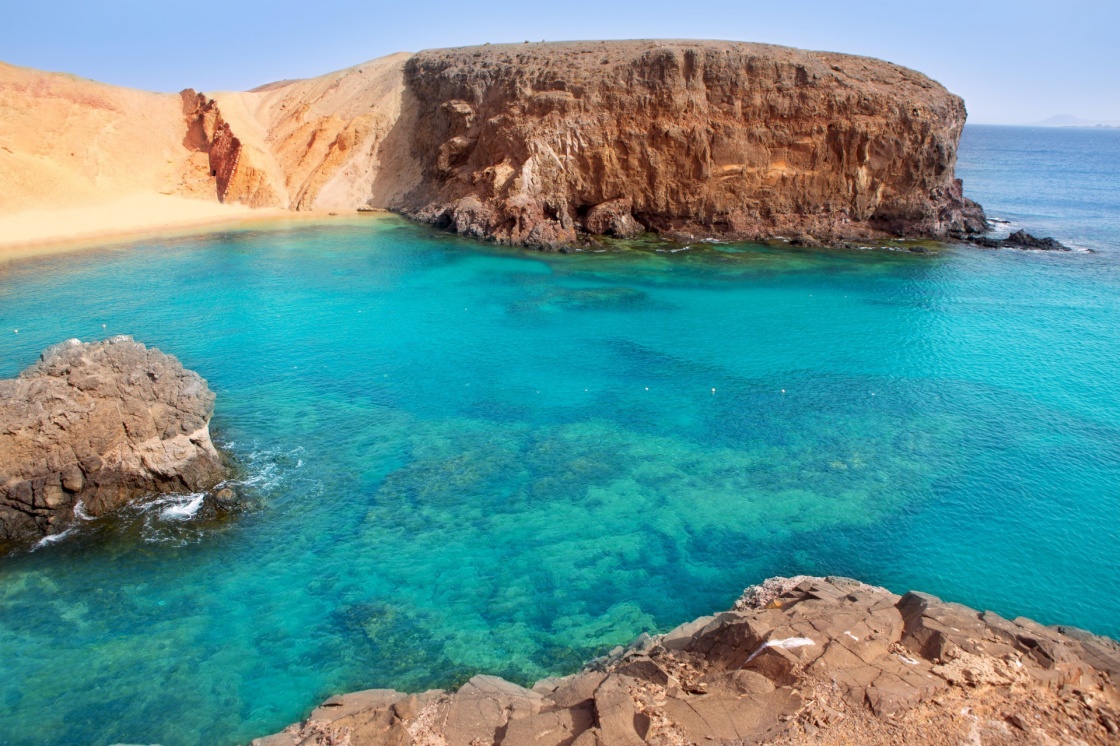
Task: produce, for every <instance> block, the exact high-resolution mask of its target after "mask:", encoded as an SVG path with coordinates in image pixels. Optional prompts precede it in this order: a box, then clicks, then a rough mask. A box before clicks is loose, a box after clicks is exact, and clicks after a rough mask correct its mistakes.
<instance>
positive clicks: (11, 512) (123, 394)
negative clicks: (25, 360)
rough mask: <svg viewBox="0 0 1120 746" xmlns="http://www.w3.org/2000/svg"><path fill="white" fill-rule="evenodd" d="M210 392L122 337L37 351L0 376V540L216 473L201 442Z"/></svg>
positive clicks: (186, 488) (208, 480)
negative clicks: (9, 375)
mask: <svg viewBox="0 0 1120 746" xmlns="http://www.w3.org/2000/svg"><path fill="white" fill-rule="evenodd" d="M213 411H214V394H213V392H211V391H210V389H209V387H208V386H207V385H206V381H205V380H203V379H202V378H201V377H200V376H199V375H198V374H197V373H194V372H193V371H189V370H186V369H184V368H183V366H182V365H181V364H180V363H179V361H178V360H176V359H175V358H174V357H171V356H170V355H165V354H163V353H162V352H160V351H159V350H156V349H149V348H147V347H145V346H144V345H142V344H140V343H138V342H134V341H133V340H132V338H131V337H114V338H112V339H109V340H106V341H104V342H95V343H89V344H82V343H80V342H79V341H78V340H76V339H74V340H70V341H69V342H64V343H62V344H60V345H56V346H54V347H52V348H50V349H48V350H47V351H45V352H44V353H43V354H42V356H41V359H40V361H39V362H38V363H36V364H35V365H33V366H31V367H30V368H28V369H27V370H25V371H23V373H21V374H20V375H19V377H18V378H14V379H8V380H3V381H0V541H19V540H25V539H29V538H38V537H41V536H43V535H46V534H50V533H54V532H55V531H57V530H58V529H59V528H61V527H62V526H63V525H64V524H65V523H66V522H67V521H68V520H69V519H70V518H72V517H73V515H74V513H75V511H76V510H78V506H79V504H80V505H81V510H82V511H83V512H84V513H85V514H87V515H89V516H98V515H103V514H105V513H108V512H111V511H113V510H115V509H116V508H119V507H120V506H121V505H123V504H125V503H126V502H128V501H130V500H132V499H135V498H137V497H141V496H143V495H146V494H150V493H157V492H165V493H166V492H196V491H200V490H205V489H209V488H211V487H213V486H214V485H216V484H217V483H218V482H220V481H221V480H222V478H223V477H224V468H223V466H222V463H221V458H220V457H219V454H218V452H217V451H216V450H215V449H214V445H213V444H212V443H211V441H210V429H209V423H210V416H211V415H212V414H213Z"/></svg>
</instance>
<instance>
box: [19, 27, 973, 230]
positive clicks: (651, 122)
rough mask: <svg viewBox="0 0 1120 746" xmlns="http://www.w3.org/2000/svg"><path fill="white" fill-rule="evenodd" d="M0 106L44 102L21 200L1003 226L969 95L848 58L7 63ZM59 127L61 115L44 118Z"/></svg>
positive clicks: (471, 217)
mask: <svg viewBox="0 0 1120 746" xmlns="http://www.w3.org/2000/svg"><path fill="white" fill-rule="evenodd" d="M17 73H18V74H17ZM5 76H6V77H5ZM6 80H7V82H5V81H6ZM0 99H3V100H4V101H6V102H8V103H9V104H10V108H12V107H14V110H17V111H18V110H21V109H23V110H26V114H13V113H12V112H11V111H7V110H0V188H2V189H3V191H4V193H5V194H7V193H8V192H12V193H16V192H19V193H21V194H22V195H23V196H22V197H21V198H20V199H21V200H22V201H21V202H20V203H19V205H21V206H23V207H28V206H31V207H33V206H35V205H36V204H37V203H38V202H37V201H42V200H43V199H45V196H44V195H49V194H51V193H54V195H55V197H54V198H53V199H54V200H55V201H56V202H57V195H58V194H59V193H60V190H62V191H65V189H69V188H70V186H66V185H72V184H74V183H79V182H80V184H81V186H82V189H85V190H86V191H85V192H82V195H85V196H87V197H88V196H89V195H90V194H95V193H100V191H102V190H105V189H108V188H110V187H112V188H115V189H122V190H124V189H131V190H134V191H135V190H145V189H146V190H158V191H160V192H162V193H166V194H175V195H185V196H191V197H205V198H208V199H210V200H215V201H221V202H224V203H227V204H242V205H249V206H252V207H273V208H284V209H290V210H324V209H325V210H353V209H358V208H384V209H391V210H396V211H398V212H401V213H403V214H405V215H409V216H411V217H413V218H416V219H419V220H423V221H427V222H431V223H434V224H436V225H438V226H441V227H444V228H448V229H450V230H453V231H456V232H458V233H461V234H463V235H468V236H474V237H478V238H483V239H488V240H493V241H496V242H499V243H505V244H514V245H525V246H536V247H541V248H563V247H567V246H572V245H577V244H580V243H582V242H585V241H586V240H587V237H588V236H589V235H595V234H606V235H616V236H629V235H634V234H636V233H639V232H642V231H645V230H651V231H656V232H660V233H663V234H668V235H671V236H679V237H682V238H690V237H702V236H712V237H720V238H732V239H761V238H773V237H785V238H790V239H796V240H800V241H801V242H803V243H815V242H823V243H840V242H843V241H845V240H849V239H854V240H873V239H878V238H884V237H895V236H907V237H933V238H938V237H946V236H964V235H969V234H971V233H975V232H978V231H982V230H983V229H984V227H985V223H984V216H983V211H982V210H981V209H980V207H979V206H978V205H976V204H975V203H973V202H971V201H969V200H967V199H965V198H964V196H963V194H962V187H961V183H960V182H959V181H958V180H957V179H956V178H955V176H954V167H955V164H956V153H957V143H958V140H959V137H960V134H961V128H962V126H963V124H964V120H965V109H964V104H963V103H962V101H961V99H960V98H958V97H957V96H954V95H952V94H950V93H949V92H948V91H946V90H945V89H944V88H943V87H942V86H940V85H939V84H937V83H935V82H934V81H932V80H930V79H929V78H927V77H925V76H923V75H921V74H919V73H916V72H914V71H912V70H907V69H906V68H902V67H899V66H897V65H892V64H890V63H887V62H882V61H879V60H874V59H869V58H865V57H854V56H850V55H841V54H831V53H825V52H807V51H802V50H797V49H790V48H786V47H776V46H769V45H763V44H747V43H740V42H716V41H625V42H622V41H613V42H561V43H540V44H528V43H526V44H516V45H485V46H481V47H466V48H461V49H446V50H432V51H426V52H421V53H419V54H416V55H411V56H410V55H408V54H404V53H402V54H396V55H391V56H388V57H384V58H381V59H377V60H372V61H370V62H366V63H363V64H361V65H356V66H354V67H352V68H348V69H346V70H341V71H338V72H335V73H330V74H328V75H324V76H321V77H318V78H311V79H307V80H297V81H282V82H279V83H274V84H270V85H267V86H262V87H260V88H257V89H255V90H253V91H248V92H244V93H212V94H199V93H196V92H195V91H193V90H191V89H187V90H185V91H183V93H182V94H181V96H180V97H179V98H178V99H176V98H175V97H172V96H166V95H163V94H147V93H142V92H138V91H134V92H128V91H126V90H125V89H115V88H113V87H111V86H100V85H99V84H95V83H92V82H91V81H80V80H78V79H74V78H70V77H68V76H58V75H53V74H48V73H35V72H34V71H26V70H22V69H16V68H10V67H6V66H5V67H3V68H0ZM56 110H57V111H56ZM48 120H49V121H51V122H61V123H62V124H59V125H58V126H57V127H54V128H53V129H52V127H53V125H52V127H47V128H40V129H41V130H42V131H37V128H36V124H37V122H40V121H48ZM60 169H61V170H62V171H64V172H66V174H69V176H67V178H66V179H63V178H62V177H61V176H59V175H58V174H57V173H56V172H57V171H59V170H60ZM83 170H84V172H88V173H83V174H82V178H77V177H76V176H74V174H73V173H72V172H75V171H83ZM71 177H74V178H71ZM31 183H36V184H40V185H41V186H38V187H36V188H35V189H34V190H32V191H31V192H28V191H27V190H26V189H25V188H24V186H23V185H25V184H31ZM87 192H88V194H87ZM36 195H38V196H36ZM82 195H78V194H76V193H75V195H74V199H78V198H79V197H81V196H82Z"/></svg>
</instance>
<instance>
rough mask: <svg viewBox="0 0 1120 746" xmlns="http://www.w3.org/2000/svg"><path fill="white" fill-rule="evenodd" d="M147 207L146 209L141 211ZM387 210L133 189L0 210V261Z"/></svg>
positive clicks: (362, 217)
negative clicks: (92, 199)
mask: <svg viewBox="0 0 1120 746" xmlns="http://www.w3.org/2000/svg"><path fill="white" fill-rule="evenodd" d="M153 197H157V198H158V199H153ZM148 208H151V211H150V212H146V211H145V210H146V209H148ZM168 208H170V209H168ZM390 214H391V213H389V212H388V211H384V210H377V211H371V212H349V211H347V212H342V211H337V210H331V211H327V210H300V211H293V210H284V209H281V208H250V207H244V206H241V205H223V204H221V203H218V202H206V201H203V200H193V199H185V198H180V197H163V196H162V195H136V196H134V197H132V198H127V199H124V200H117V201H115V202H111V203H107V204H105V205H89V206H83V207H75V208H60V209H48V210H31V211H25V212H19V213H12V214H8V215H0V264H5V263H9V262H13V261H19V260H23V259H32V258H39V257H44V256H52V255H56V254H66V253H71V252H79V251H86V250H89V249H100V248H108V247H112V246H118V245H122V244H129V243H134V242H137V241H146V240H152V239H167V238H184V237H189V236H196V235H205V234H208V233H216V232H221V231H236V230H250V229H265V230H268V229H279V228H284V227H288V226H291V225H315V224H319V223H338V222H353V221H358V220H361V221H365V220H369V219H371V218H374V217H384V216H386V215H390ZM121 217H123V219H120V218H121ZM59 226H64V227H59Z"/></svg>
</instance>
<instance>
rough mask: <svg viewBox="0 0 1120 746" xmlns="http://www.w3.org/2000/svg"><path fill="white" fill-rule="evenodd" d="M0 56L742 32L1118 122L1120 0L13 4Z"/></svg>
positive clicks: (305, 58)
mask: <svg viewBox="0 0 1120 746" xmlns="http://www.w3.org/2000/svg"><path fill="white" fill-rule="evenodd" d="M0 11H2V12H0V16H2V21H0V60H3V61H5V62H9V63H12V64H16V65H25V66H29V67H37V68H41V69H46V70H55V71H61V72H70V73H75V74H77V75H80V76H82V77H85V78H92V79H94V80H100V81H104V82H107V83H114V84H117V85H124V86H131V87H135V88H144V89H148V90H157V91H178V90H180V89H182V88H186V87H192V88H195V89H198V90H201V91H216V90H245V89H248V88H252V87H254V86H257V85H261V84H263V83H267V82H270V81H274V80H281V79H285V78H301V77H310V76H315V75H321V74H323V73H326V72H330V71H332V70H337V69H341V68H344V67H349V66H351V65H355V64H357V63H359V62H364V61H366V60H369V59H372V58H374V57H380V56H382V55H386V54H390V53H393V52H399V51H417V50H420V49H429V48H434V47H449V46H463V45H469V44H482V43H485V42H492V43H497V42H521V41H526V40H532V41H540V40H549V41H559V40H567V39H653V38H675V39H705V38H706V39H732V40H737V41H757V42H766V43H771V44H784V45H788V46H795V47H802V48H805V49H818V50H828V51H835V52H848V53H852V54H863V55H869V56H873V57H880V58H882V59H885V60H889V61H891V62H896V63H898V64H901V65H905V66H907V67H911V68H914V69H916V70H920V71H921V72H923V73H925V74H927V75H929V76H930V77H932V78H934V79H935V80H938V81H940V82H941V83H942V84H944V85H945V86H946V87H947V88H948V89H949V90H951V91H953V92H954V93H957V94H959V95H961V96H963V97H964V99H965V102H966V105H967V106H968V110H969V121H971V122H976V123H987V124H1029V123H1033V122H1037V121H1041V120H1043V119H1046V118H1048V117H1050V116H1053V115H1055V114H1072V115H1074V116H1078V117H1081V118H1083V119H1090V120H1118V121H1120V0H1094V1H1089V0H1063V1H1062V2H1055V1H1054V0H1047V1H1046V2H1040V1H1038V0H1018V1H1017V2H1016V1H1014V0H971V2H963V1H961V0H942V1H941V2H937V3H929V2H911V1H910V0H895V1H894V2H883V1H881V0H858V1H856V2H841V1H840V0H834V1H833V2H821V1H819V0H802V1H801V2H797V1H796V0H770V1H769V2H755V0H737V1H736V2H724V1H723V0H719V1H716V2H704V1H703V0H694V1H693V2H687V1H682V0H675V1H674V2H661V1H660V0H646V1H645V2H639V1H636V0H629V1H628V2H609V1H608V0H598V1H597V2H591V1H588V0H566V1H565V2H559V3H557V2H549V3H543V2H533V0H523V1H522V2H508V1H506V0H503V1H500V2H462V1H460V2H444V1H443V0H428V1H425V2H406V1H400V2H394V3H385V2H377V1H375V0H367V1H366V2H352V1H349V0H303V1H302V2H292V1H291V0H271V1H270V2H265V1H263V0H244V1H239V0H226V1H225V2H195V3H185V2H169V1H168V0H144V1H143V2H138V1H136V0H3V4H2V5H0Z"/></svg>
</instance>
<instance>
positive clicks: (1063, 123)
mask: <svg viewBox="0 0 1120 746" xmlns="http://www.w3.org/2000/svg"><path fill="white" fill-rule="evenodd" d="M1034 126H1035V127H1106V128H1112V127H1120V121H1117V120H1112V121H1106V120H1098V119H1082V118H1081V117H1075V116H1073V115H1072V114H1055V115H1054V116H1052V117H1050V118H1049V119H1043V120H1042V121H1041V122H1035V124H1034Z"/></svg>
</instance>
